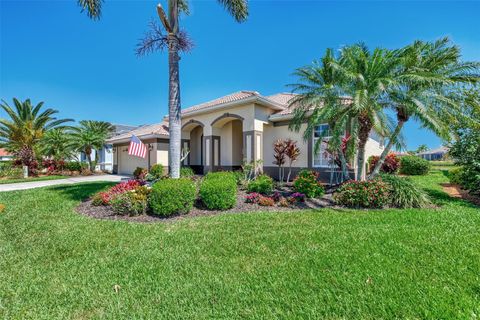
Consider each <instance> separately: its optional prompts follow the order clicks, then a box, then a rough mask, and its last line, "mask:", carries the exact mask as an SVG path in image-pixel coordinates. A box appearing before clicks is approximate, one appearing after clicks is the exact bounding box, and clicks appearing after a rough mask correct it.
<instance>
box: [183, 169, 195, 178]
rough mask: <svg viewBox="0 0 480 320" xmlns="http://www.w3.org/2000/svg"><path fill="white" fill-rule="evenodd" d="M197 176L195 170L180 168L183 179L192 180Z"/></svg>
mask: <svg viewBox="0 0 480 320" xmlns="http://www.w3.org/2000/svg"><path fill="white" fill-rule="evenodd" d="M194 175H195V172H193V169H192V168H190V167H182V168H180V177H182V178H191V177H193V176H194Z"/></svg>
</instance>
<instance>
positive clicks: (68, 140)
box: [40, 128, 74, 160]
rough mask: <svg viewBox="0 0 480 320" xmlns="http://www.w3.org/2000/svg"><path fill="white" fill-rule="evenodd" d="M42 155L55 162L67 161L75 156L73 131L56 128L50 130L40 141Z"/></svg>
mask: <svg viewBox="0 0 480 320" xmlns="http://www.w3.org/2000/svg"><path fill="white" fill-rule="evenodd" d="M40 149H41V153H42V154H43V155H45V156H47V157H52V158H53V159H55V160H65V159H69V158H72V157H73V156H74V148H73V141H72V136H71V131H68V130H65V129H59V128H55V129H53V130H49V131H48V132H47V133H45V135H44V136H43V138H42V140H41V141H40Z"/></svg>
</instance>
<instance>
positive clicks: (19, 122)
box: [0, 98, 73, 152]
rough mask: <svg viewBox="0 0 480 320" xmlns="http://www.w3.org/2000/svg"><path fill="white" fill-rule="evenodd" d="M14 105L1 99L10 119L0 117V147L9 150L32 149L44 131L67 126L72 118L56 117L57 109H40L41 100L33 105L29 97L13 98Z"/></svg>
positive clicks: (2, 106)
mask: <svg viewBox="0 0 480 320" xmlns="http://www.w3.org/2000/svg"><path fill="white" fill-rule="evenodd" d="M13 104H14V107H11V106H10V105H8V103H7V102H5V101H2V103H1V104H0V107H1V108H2V109H3V110H4V111H5V112H6V113H7V115H8V116H9V118H10V119H3V118H2V119H0V147H2V148H5V149H7V150H8V151H10V152H18V151H19V150H21V149H24V150H25V149H27V150H30V151H32V152H33V151H34V150H35V149H36V147H37V146H38V143H39V141H40V140H41V139H42V138H43V137H44V135H45V134H46V133H48V132H49V131H50V130H53V129H55V128H64V127H67V126H66V125H65V123H67V122H70V121H73V120H72V119H57V118H56V117H55V115H56V114H57V113H58V111H57V110H54V109H51V108H47V109H42V107H43V104H44V103H43V102H40V103H38V104H37V105H36V106H33V105H32V103H31V101H30V99H27V100H25V101H23V102H21V101H19V100H18V99H16V98H13Z"/></svg>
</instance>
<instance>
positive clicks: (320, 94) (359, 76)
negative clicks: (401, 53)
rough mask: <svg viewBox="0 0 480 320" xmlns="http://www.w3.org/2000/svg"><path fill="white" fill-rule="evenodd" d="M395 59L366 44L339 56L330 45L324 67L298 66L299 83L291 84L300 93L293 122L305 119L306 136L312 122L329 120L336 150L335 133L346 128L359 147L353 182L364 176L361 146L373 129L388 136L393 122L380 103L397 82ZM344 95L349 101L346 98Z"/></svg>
mask: <svg viewBox="0 0 480 320" xmlns="http://www.w3.org/2000/svg"><path fill="white" fill-rule="evenodd" d="M397 61H398V58H397V57H396V55H395V53H394V52H392V51H390V50H386V49H381V48H377V49H375V50H373V51H370V50H369V49H368V48H367V47H366V46H365V45H363V44H357V45H353V46H348V47H345V48H343V49H342V50H341V51H340V54H339V56H338V57H335V55H334V54H333V51H332V50H331V49H329V50H327V53H326V55H325V57H324V58H323V60H322V65H316V66H315V65H314V66H313V67H311V68H310V67H306V68H300V69H299V70H297V72H296V74H297V76H299V78H300V83H298V84H294V85H293V90H294V91H296V92H298V93H300V95H299V96H298V98H297V99H294V100H293V101H292V104H295V103H300V105H301V107H300V108H297V111H296V116H295V118H294V122H296V123H297V126H298V125H299V123H300V122H301V121H302V119H303V118H308V119H309V121H308V123H309V124H311V125H309V126H308V127H307V130H306V132H305V135H306V136H305V138H310V137H311V134H312V132H313V127H314V125H316V124H319V123H322V122H329V124H330V126H331V127H332V128H333V129H334V130H333V131H334V132H337V134H336V135H334V137H337V139H336V146H337V149H338V148H340V146H341V142H340V140H339V139H338V137H339V134H344V133H345V132H347V133H348V135H350V136H351V137H352V138H353V140H352V141H355V142H356V147H357V150H358V151H357V166H356V167H357V176H356V179H357V180H361V179H363V177H364V163H365V146H366V143H367V141H368V138H369V136H370V133H371V132H372V130H375V131H377V132H378V133H380V134H381V135H383V136H385V135H389V132H390V131H389V130H390V127H391V123H390V120H389V118H388V117H387V115H386V114H385V113H384V107H383V102H384V99H385V96H386V94H387V91H388V88H389V87H390V86H393V85H394V84H395V79H394V78H393V75H394V71H395V68H396V65H397ZM346 96H347V97H348V100H349V101H348V102H345V101H346ZM294 126H295V125H294ZM342 153H343V152H340V153H339V154H340V156H342ZM344 162H345V161H342V163H344ZM342 166H343V167H344V165H342ZM342 169H343V171H344V170H345V169H344V168H342Z"/></svg>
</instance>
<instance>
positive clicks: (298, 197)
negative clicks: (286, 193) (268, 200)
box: [288, 192, 306, 203]
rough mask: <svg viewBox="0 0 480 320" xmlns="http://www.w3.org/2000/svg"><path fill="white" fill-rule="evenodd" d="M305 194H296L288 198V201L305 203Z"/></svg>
mask: <svg viewBox="0 0 480 320" xmlns="http://www.w3.org/2000/svg"><path fill="white" fill-rule="evenodd" d="M305 198H306V196H305V194H303V193H300V192H294V193H292V194H291V195H290V197H288V201H289V202H291V203H297V202H305Z"/></svg>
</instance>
